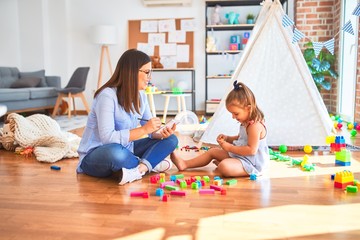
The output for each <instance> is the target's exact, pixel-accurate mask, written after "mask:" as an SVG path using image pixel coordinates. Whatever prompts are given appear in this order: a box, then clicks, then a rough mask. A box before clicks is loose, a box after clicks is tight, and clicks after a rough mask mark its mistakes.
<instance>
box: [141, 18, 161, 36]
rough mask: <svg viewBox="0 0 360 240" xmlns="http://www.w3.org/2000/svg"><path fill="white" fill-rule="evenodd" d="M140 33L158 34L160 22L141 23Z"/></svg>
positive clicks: (144, 21)
mask: <svg viewBox="0 0 360 240" xmlns="http://www.w3.org/2000/svg"><path fill="white" fill-rule="evenodd" d="M140 32H143V33H149V32H158V21H157V20H150V21H149V20H142V21H141V22H140Z"/></svg>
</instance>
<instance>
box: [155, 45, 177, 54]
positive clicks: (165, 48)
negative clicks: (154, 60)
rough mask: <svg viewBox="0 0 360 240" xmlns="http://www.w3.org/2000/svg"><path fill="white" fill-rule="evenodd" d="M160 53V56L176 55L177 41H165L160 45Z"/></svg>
mask: <svg viewBox="0 0 360 240" xmlns="http://www.w3.org/2000/svg"><path fill="white" fill-rule="evenodd" d="M159 54H160V56H175V55H176V44H175V43H165V44H161V45H159Z"/></svg>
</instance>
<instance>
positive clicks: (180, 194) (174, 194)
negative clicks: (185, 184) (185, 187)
mask: <svg viewBox="0 0 360 240" xmlns="http://www.w3.org/2000/svg"><path fill="white" fill-rule="evenodd" d="M170 195H173V196H186V192H184V191H176V190H174V191H171V192H170Z"/></svg>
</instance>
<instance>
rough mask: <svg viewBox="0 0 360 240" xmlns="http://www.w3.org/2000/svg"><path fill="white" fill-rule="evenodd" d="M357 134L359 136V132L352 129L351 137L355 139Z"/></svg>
mask: <svg viewBox="0 0 360 240" xmlns="http://www.w3.org/2000/svg"><path fill="white" fill-rule="evenodd" d="M356 134H357V131H356V130H355V129H352V130H351V131H350V135H351V136H352V137H355V136H356Z"/></svg>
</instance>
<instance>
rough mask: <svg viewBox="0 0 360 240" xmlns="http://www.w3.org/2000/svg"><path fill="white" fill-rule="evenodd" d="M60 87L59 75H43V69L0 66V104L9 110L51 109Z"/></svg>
mask: <svg viewBox="0 0 360 240" xmlns="http://www.w3.org/2000/svg"><path fill="white" fill-rule="evenodd" d="M60 87H61V79H60V77H59V76H45V70H39V71H35V72H20V71H19V69H18V68H16V67H0V105H5V106H6V107H7V111H8V112H7V113H10V112H28V111H35V110H40V109H51V108H53V107H54V106H55V102H56V99H57V96H58V94H57V92H56V91H55V89H56V88H60Z"/></svg>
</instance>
